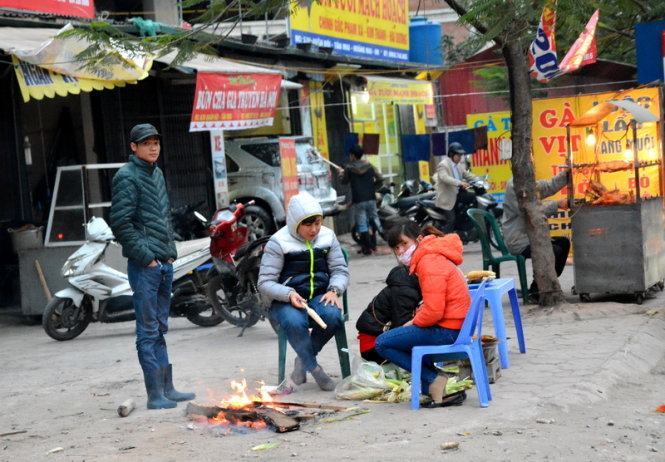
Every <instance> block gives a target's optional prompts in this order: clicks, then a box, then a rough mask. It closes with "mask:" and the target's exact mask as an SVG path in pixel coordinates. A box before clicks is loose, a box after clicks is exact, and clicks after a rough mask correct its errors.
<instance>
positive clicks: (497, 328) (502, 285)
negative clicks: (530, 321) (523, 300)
mask: <svg viewBox="0 0 665 462" xmlns="http://www.w3.org/2000/svg"><path fill="white" fill-rule="evenodd" d="M477 289H478V284H469V292H471V296H472V297H473V295H474V292H475V291H476V290H477ZM506 293H508V298H510V307H511V308H512V311H513V320H514V321H515V330H517V342H518V344H519V347H520V353H526V345H525V344H524V331H523V330H522V316H521V315H520V304H519V301H518V300H517V291H516V290H515V281H514V280H513V279H512V278H500V279H494V280H491V281H488V282H487V284H486V285H485V300H487V302H488V303H489V306H490V311H491V313H492V320H493V321H494V332H495V334H496V338H497V340H498V343H499V359H500V360H501V369H508V367H509V366H510V361H509V360H508V341H507V339H506V322H505V321H504V318H503V304H502V302H501V300H502V299H503V296H504V294H506Z"/></svg>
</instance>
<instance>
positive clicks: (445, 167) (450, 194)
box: [433, 142, 476, 233]
mask: <svg viewBox="0 0 665 462" xmlns="http://www.w3.org/2000/svg"><path fill="white" fill-rule="evenodd" d="M464 154H466V151H465V150H464V147H462V145H461V144H460V143H457V142H453V143H450V146H449V147H448V155H447V156H446V157H444V158H443V160H442V161H441V162H439V165H438V166H437V167H436V174H435V175H434V177H433V180H434V184H435V186H436V206H437V207H438V208H440V209H442V210H445V211H446V226H445V229H443V230H442V231H444V232H446V233H452V232H453V230H454V229H455V204H456V203H457V201H458V200H459V196H460V195H464V194H469V193H468V192H467V189H469V188H470V187H471V185H470V183H471V182H472V181H474V180H475V179H476V176H475V175H473V174H472V173H471V172H469V171H468V170H467V169H466V167H465V166H464V164H463V163H462V162H461V160H462V156H464Z"/></svg>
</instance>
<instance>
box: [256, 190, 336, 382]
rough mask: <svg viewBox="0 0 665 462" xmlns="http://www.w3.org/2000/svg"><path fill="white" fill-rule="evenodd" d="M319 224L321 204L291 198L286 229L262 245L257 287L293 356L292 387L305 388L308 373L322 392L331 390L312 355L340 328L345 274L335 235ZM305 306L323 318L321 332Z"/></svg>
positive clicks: (304, 196)
mask: <svg viewBox="0 0 665 462" xmlns="http://www.w3.org/2000/svg"><path fill="white" fill-rule="evenodd" d="M322 221H323V211H322V210H321V205H320V204H319V202H318V201H317V200H316V199H314V198H313V197H312V196H311V195H309V194H308V193H306V192H301V193H299V194H297V195H295V196H293V197H292V198H291V200H290V201H289V206H288V209H287V212H286V226H284V227H283V228H281V229H280V230H279V231H277V232H276V233H275V234H273V235H272V237H271V238H270V240H269V241H268V242H267V243H266V246H265V249H264V253H263V257H262V258H261V268H260V270H259V281H258V288H259V291H260V292H261V294H263V295H264V296H265V297H266V298H269V299H270V300H272V305H271V307H270V316H271V317H272V318H273V319H274V320H276V321H277V322H278V323H279V325H280V327H281V328H282V329H284V331H285V332H286V337H287V338H288V340H289V343H290V344H291V347H293V349H294V350H295V351H296V353H297V354H298V356H297V358H296V361H295V367H294V370H293V373H292V374H291V379H292V380H293V382H294V383H295V384H296V385H301V384H303V383H305V382H306V381H307V375H306V373H307V372H309V373H311V374H312V376H313V377H314V380H316V383H317V384H318V385H319V387H320V388H321V389H322V390H326V391H331V390H333V389H334V388H335V383H334V382H333V381H332V379H331V378H330V377H329V376H328V375H327V374H326V373H325V372H324V371H323V369H322V368H321V366H320V365H319V364H318V363H317V361H316V356H317V354H318V353H319V351H321V349H322V348H323V346H324V345H325V344H326V343H327V342H328V341H329V340H330V339H331V338H332V337H333V336H334V335H335V333H336V332H337V330H338V329H344V320H343V318H342V313H341V308H342V303H341V300H340V297H341V295H342V293H343V292H344V291H345V290H346V286H347V283H348V280H349V270H348V267H347V265H346V260H345V258H344V254H343V253H342V248H341V247H340V245H339V241H338V240H337V237H336V236H335V233H334V232H333V230H331V229H330V228H326V227H325V226H322V225H321V224H322ZM307 306H309V307H310V308H312V309H313V310H315V311H316V312H317V314H318V315H319V316H320V317H321V319H323V321H324V322H325V323H326V325H327V328H326V329H323V328H321V327H320V326H318V325H316V324H313V325H310V322H309V318H308V315H307V312H306V311H305V308H306V307H307ZM310 327H312V332H311V334H310V332H309V328H310Z"/></svg>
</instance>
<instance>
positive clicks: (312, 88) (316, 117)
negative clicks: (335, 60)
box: [309, 80, 330, 159]
mask: <svg viewBox="0 0 665 462" xmlns="http://www.w3.org/2000/svg"><path fill="white" fill-rule="evenodd" d="M309 107H310V111H311V118H312V138H313V139H314V146H316V149H318V150H319V152H320V153H321V155H322V156H323V157H325V158H326V159H330V151H329V149H328V129H327V127H326V110H325V103H324V101H323V84H322V83H321V82H315V81H313V80H311V81H310V82H309Z"/></svg>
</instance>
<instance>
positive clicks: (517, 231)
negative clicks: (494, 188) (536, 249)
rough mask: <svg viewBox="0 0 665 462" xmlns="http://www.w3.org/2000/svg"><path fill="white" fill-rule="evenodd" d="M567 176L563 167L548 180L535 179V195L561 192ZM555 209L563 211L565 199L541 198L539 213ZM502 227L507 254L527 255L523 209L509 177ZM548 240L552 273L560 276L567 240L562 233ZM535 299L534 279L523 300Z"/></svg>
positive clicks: (529, 248)
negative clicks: (544, 199)
mask: <svg viewBox="0 0 665 462" xmlns="http://www.w3.org/2000/svg"><path fill="white" fill-rule="evenodd" d="M568 175H569V170H568V169H565V170H563V171H561V172H559V173H558V174H557V175H556V176H555V177H553V178H551V179H549V180H541V181H537V182H536V190H537V191H538V195H539V196H540V197H541V198H545V197H549V196H552V195H554V194H556V193H557V192H558V191H561V189H563V188H564V186H566V184H567V183H568ZM558 209H562V210H567V209H568V201H566V200H565V199H562V200H560V201H543V214H544V215H545V216H546V217H550V216H553V215H555V214H556V213H557V210H558ZM502 229H503V240H504V241H505V243H506V247H508V250H509V251H510V253H512V254H513V255H522V256H524V257H525V258H530V257H531V243H530V242H529V237H528V236H527V234H526V217H525V214H524V212H523V211H522V210H520V208H519V205H518V202H517V195H516V194H515V186H514V185H513V179H512V178H511V179H510V180H508V182H507V183H506V195H505V198H504V202H503V222H502ZM551 241H552V250H553V251H554V268H555V270H556V275H557V276H561V273H563V269H564V268H565V267H566V260H567V259H568V252H569V251H570V241H569V240H568V238H566V237H563V236H556V237H552V238H551ZM538 299H539V293H538V285H537V284H536V279H535V278H534V280H533V282H532V283H531V287H529V297H528V298H527V300H529V301H530V302H531V303H538Z"/></svg>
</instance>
